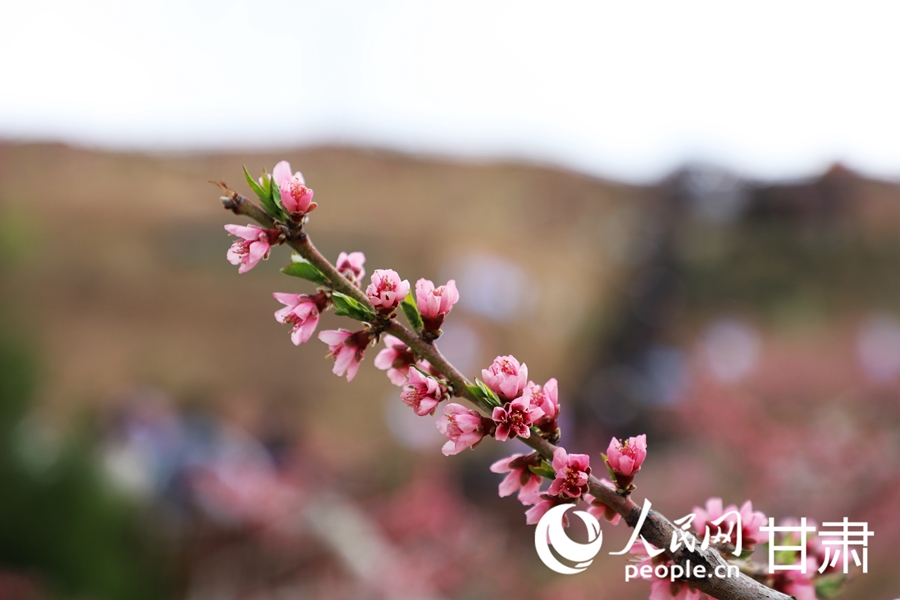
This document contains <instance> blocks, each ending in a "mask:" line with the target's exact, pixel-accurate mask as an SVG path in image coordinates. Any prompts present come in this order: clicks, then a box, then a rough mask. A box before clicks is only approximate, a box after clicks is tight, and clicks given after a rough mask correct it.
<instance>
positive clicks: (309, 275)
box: [281, 253, 329, 285]
mask: <svg viewBox="0 0 900 600" xmlns="http://www.w3.org/2000/svg"><path fill="white" fill-rule="evenodd" d="M281 272H282V273H284V274H285V275H290V276H291V277H300V278H301V279H305V280H307V281H312V282H313V283H318V284H319V285H328V284H329V282H328V278H327V277H325V275H324V274H323V273H322V271H320V270H319V269H317V268H316V267H315V266H314V265H313V264H312V263H311V262H309V261H308V260H306V259H305V258H303V257H302V256H300V255H299V254H296V253H295V254H293V255H292V256H291V264H289V265H288V266H286V267H285V268H283V269H281Z"/></svg>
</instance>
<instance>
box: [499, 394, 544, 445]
mask: <svg viewBox="0 0 900 600" xmlns="http://www.w3.org/2000/svg"><path fill="white" fill-rule="evenodd" d="M543 415H544V411H542V410H541V409H540V408H536V407H533V406H531V404H529V403H528V401H527V400H525V398H517V399H515V400H513V401H512V402H507V403H506V404H504V405H503V406H495V407H494V412H493V413H492V414H491V418H492V419H493V420H494V423H496V424H497V431H496V432H495V433H494V439H497V440H499V441H501V442H505V441H506V440H508V439H510V438H515V437H516V436H519V437H520V438H522V439H525V440H527V439H528V438H529V437H531V424H532V423H534V422H535V421H536V420H538V419H539V418H541V417H542V416H543Z"/></svg>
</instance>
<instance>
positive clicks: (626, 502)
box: [213, 182, 796, 600]
mask: <svg viewBox="0 0 900 600" xmlns="http://www.w3.org/2000/svg"><path fill="white" fill-rule="evenodd" d="M213 183H216V184H217V185H218V186H219V187H220V188H221V189H222V190H223V191H224V192H225V193H226V194H227V195H226V196H223V197H222V203H223V205H224V206H225V208H226V209H228V210H230V211H232V212H234V214H236V215H244V216H247V217H250V218H251V219H253V220H255V221H257V222H258V223H259V224H261V225H263V226H264V227H268V228H272V227H276V226H278V225H279V224H278V223H276V222H275V221H273V220H272V219H271V218H270V217H269V216H268V215H267V214H266V213H265V212H263V211H262V209H260V208H259V207H257V206H255V205H254V204H253V203H252V202H250V201H249V200H247V199H246V198H244V197H243V196H241V195H240V194H238V193H237V192H235V191H233V190H231V189H229V188H228V187H227V186H226V185H225V184H224V183H223V182H213ZM287 233H288V237H287V239H286V241H285V243H286V244H287V245H288V246H290V247H291V248H293V249H294V250H296V251H297V252H298V253H299V254H300V256H302V257H303V258H305V259H306V260H308V261H309V262H310V263H312V264H313V265H314V266H315V267H316V268H317V269H319V270H320V271H321V272H322V273H323V274H324V275H325V277H327V278H328V280H329V282H330V283H331V285H332V288H333V289H334V290H337V291H339V292H341V293H343V294H346V295H348V296H351V297H352V298H354V299H355V300H357V301H359V302H360V303H361V304H363V305H364V306H365V307H366V308H368V309H369V310H371V311H372V312H373V313H375V312H377V311H376V310H375V309H374V308H373V307H372V304H371V303H370V302H369V299H368V298H367V297H366V295H365V294H364V293H363V292H362V291H361V290H360V289H359V288H358V287H356V286H355V285H353V283H351V282H350V281H349V280H348V279H347V278H346V277H344V276H343V275H341V274H340V273H339V272H338V270H337V269H336V268H335V267H334V266H333V265H332V264H331V263H330V262H329V261H328V260H327V259H326V258H325V257H324V256H322V254H321V253H320V252H319V251H318V250H317V249H316V248H315V246H313V244H312V242H311V241H310V239H309V236H307V235H306V233H304V232H303V231H302V228H298V229H294V230H292V229H287ZM386 331H387V332H388V333H390V334H391V335H393V336H395V337H397V338H398V339H400V340H401V341H402V342H403V343H405V344H406V345H407V346H409V347H410V348H411V349H412V350H413V352H415V353H416V355H418V356H419V357H421V358H423V359H425V360H427V361H428V362H429V363H430V364H431V365H432V366H433V367H434V368H436V369H437V370H438V371H440V372H441V373H442V374H443V375H444V376H445V377H446V378H447V381H448V382H449V383H450V385H451V386H452V387H453V392H454V394H455V395H457V396H460V397H462V398H465V399H466V400H468V401H469V402H471V403H472V404H474V405H475V406H476V407H478V408H479V409H481V410H482V411H484V412H486V413H487V414H488V415H490V413H491V410H492V407H491V406H489V405H487V404H486V403H485V402H483V401H482V400H481V399H480V398H478V397H477V396H475V395H474V394H472V393H471V392H470V391H469V389H468V386H469V385H471V383H470V382H469V380H468V379H466V377H465V376H464V375H463V374H462V373H460V372H459V371H458V370H457V369H456V367H454V366H453V365H452V364H450V362H449V361H448V360H447V359H446V358H444V355H443V354H441V352H440V350H438V348H437V346H435V345H434V344H432V343H428V342H426V341H424V340H422V339H421V338H420V337H419V336H418V335H417V334H416V333H415V332H414V331H413V330H412V329H410V328H408V327H406V326H405V325H403V324H402V323H400V322H398V321H397V320H396V319H391V321H390V324H389V325H388V327H387V329H386ZM520 439H521V438H520ZM522 442H524V443H525V444H527V445H528V446H530V447H531V448H533V449H534V450H535V451H537V452H538V453H539V454H540V455H541V456H543V457H544V458H546V459H552V458H553V452H554V450H556V446H555V445H553V444H551V443H550V442H549V441H547V440H545V439H543V438H542V437H540V436H539V435H532V436H531V437H529V438H528V439H523V440H522ZM588 485H589V488H590V492H591V494H592V495H593V496H594V497H595V498H597V499H598V500H600V501H601V502H603V503H604V504H606V505H607V506H609V507H610V508H612V509H613V510H615V511H616V512H617V513H618V514H620V515H621V516H622V517H623V518H624V520H625V522H626V523H627V524H628V525H629V527H632V528H634V527H635V526H637V523H638V519H639V517H640V513H641V509H640V507H638V506H637V505H636V504H635V503H634V502H633V501H632V500H631V498H630V497H629V496H622V495H619V494H617V493H616V492H615V490H612V489H610V488H609V487H607V486H605V485H603V484H602V483H600V480H599V479H597V478H596V477H594V476H593V475H591V477H590V481H589V483H588ZM640 533H641V535H642V536H643V537H644V539H646V540H647V542H649V543H651V544H653V545H654V546H656V547H657V548H663V549H664V550H665V552H666V555H668V556H669V558H671V559H672V561H673V562H675V563H676V564H678V565H681V566H682V567H686V563H687V562H688V561H690V564H691V569H690V570H689V569H687V568H685V573H687V576H685V577H684V580H685V581H687V582H688V583H690V584H691V585H692V586H693V587H695V588H696V589H698V590H700V591H701V592H703V593H704V594H707V595H709V596H712V597H713V598H717V599H718V600H792V599H793V600H796V599H795V598H794V597H793V596H788V595H786V594H783V593H781V592H777V591H775V590H773V589H771V588H769V587H767V586H765V585H763V584H762V583H760V582H758V581H756V580H755V579H753V578H751V577H749V576H747V575H745V574H743V573H741V574H739V575H738V576H737V577H733V578H731V577H716V576H715V573H716V567H721V568H725V567H727V565H728V563H727V562H726V561H725V559H724V558H722V556H721V555H720V554H719V552H718V550H716V549H714V548H712V547H709V548H707V549H706V550H700V549H699V548H700V545H699V543H698V544H696V545H695V548H696V550H694V551H690V550H688V549H687V547H686V546H685V545H684V544H682V545H681V548H679V549H678V550H676V551H674V552H673V551H672V550H670V549H669V548H670V543H671V541H672V539H673V536H679V537H677V538H675V539H681V535H682V534H683V533H684V532H682V530H681V529H679V528H677V527H675V525H673V524H672V522H671V521H669V520H668V519H667V518H666V517H665V516H663V515H662V514H660V513H658V512H656V511H655V510H651V511H650V512H649V513H648V515H647V517H646V519H645V521H644V524H643V526H642V527H641V532H640ZM684 535H691V534H689V533H686V534H684ZM697 565H703V566H704V567H705V570H706V571H705V572H706V573H707V574H709V575H710V576H709V577H708V578H706V577H704V578H697V577H694V571H693V568H694V567H695V566H697Z"/></svg>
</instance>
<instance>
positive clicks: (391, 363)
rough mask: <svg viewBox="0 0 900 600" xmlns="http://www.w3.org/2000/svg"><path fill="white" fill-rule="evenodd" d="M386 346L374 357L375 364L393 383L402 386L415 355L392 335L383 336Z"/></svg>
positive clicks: (414, 360)
mask: <svg viewBox="0 0 900 600" xmlns="http://www.w3.org/2000/svg"><path fill="white" fill-rule="evenodd" d="M384 345H385V346H386V347H385V348H384V349H383V350H382V351H381V352H379V353H378V355H377V356H376V357H375V366H376V367H378V368H379V369H381V370H382V371H384V370H385V369H387V376H388V379H390V380H391V383H393V384H394V385H399V386H403V385H404V384H405V383H406V377H407V375H408V374H409V366H410V365H411V364H413V363H414V362H416V356H415V355H414V354H413V352H412V350H410V349H409V347H408V346H407V345H406V344H404V343H403V342H401V341H400V340H399V339H397V338H395V337H394V336H392V335H385V336H384Z"/></svg>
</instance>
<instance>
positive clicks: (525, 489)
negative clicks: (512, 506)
mask: <svg viewBox="0 0 900 600" xmlns="http://www.w3.org/2000/svg"><path fill="white" fill-rule="evenodd" d="M540 464H541V457H540V455H539V454H537V453H532V454H513V455H512V456H507V457H506V458H501V459H500V460H498V461H497V462H495V463H494V464H492V465H491V471H493V472H494V473H509V475H507V476H506V477H505V478H504V479H503V481H501V482H500V487H499V488H498V491H499V494H500V497H501V498H504V497H506V496H509V495H510V494H512V493H513V492H515V491H516V490H519V496H518V497H519V499H520V500H521V499H522V497H524V496H529V495H532V494H535V493H537V492H538V491H539V490H540V489H541V480H542V479H543V478H542V477H541V476H540V475H537V474H535V473H532V472H531V471H530V470H529V469H528V467H529V466H535V467H536V466H538V465H540Z"/></svg>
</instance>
